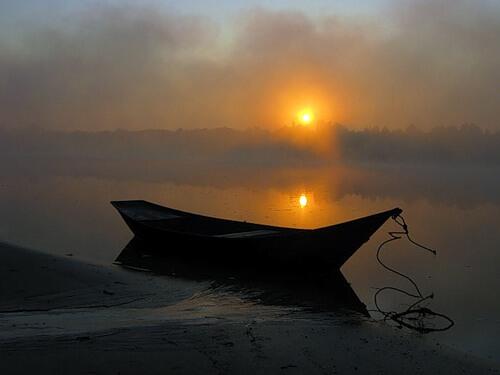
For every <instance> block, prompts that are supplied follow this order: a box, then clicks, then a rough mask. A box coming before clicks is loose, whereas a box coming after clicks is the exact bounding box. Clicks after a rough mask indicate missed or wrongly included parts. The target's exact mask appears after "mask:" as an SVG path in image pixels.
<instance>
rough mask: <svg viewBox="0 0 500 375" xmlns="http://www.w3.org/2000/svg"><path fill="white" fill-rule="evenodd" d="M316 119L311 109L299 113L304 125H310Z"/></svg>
mask: <svg viewBox="0 0 500 375" xmlns="http://www.w3.org/2000/svg"><path fill="white" fill-rule="evenodd" d="M313 120H314V115H313V113H312V111H311V110H309V109H307V110H303V111H302V112H300V113H299V121H300V122H301V123H302V125H310V124H311V123H312V122H313Z"/></svg>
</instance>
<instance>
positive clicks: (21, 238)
mask: <svg viewBox="0 0 500 375" xmlns="http://www.w3.org/2000/svg"><path fill="white" fill-rule="evenodd" d="M68 164H69V163H68ZM181 169H182V172H177V173H167V172H166V171H165V169H164V168H163V167H162V165H161V164H157V163H156V164H150V163H147V162H145V163H144V167H143V168H137V167H134V168H127V165H125V164H124V165H120V166H116V165H113V166H106V168H104V167H103V166H102V164H98V163H96V164H95V165H85V166H84V167H82V166H77V164H73V163H72V164H71V165H68V166H63V167H61V166H58V167H57V168H52V167H48V166H47V165H40V164H34V165H32V166H29V165H24V166H23V167H22V168H10V169H8V170H6V169H4V171H6V172H5V173H3V174H2V175H1V176H0V208H1V212H2V218H1V219H0V240H2V241H9V242H12V243H15V244H19V245H24V246H29V247H33V248H36V249H39V250H42V251H45V252H49V253H54V254H59V255H67V254H72V255H73V256H74V257H76V258H78V259H82V260H85V261H90V262H93V263H99V264H111V263H112V262H113V261H114V260H115V258H116V257H117V256H118V254H119V253H120V252H121V250H122V249H123V247H124V246H125V245H126V244H127V243H128V241H129V240H130V239H131V237H132V236H131V234H130V232H129V230H128V229H127V227H126V226H125V225H124V223H123V222H122V220H121V219H120V218H119V216H118V215H117V213H116V212H115V211H114V209H113V208H112V206H111V205H110V204H109V201H111V200H121V199H145V200H150V201H153V202H157V203H159V204H163V205H167V206H170V207H175V208H179V209H182V210H187V211H194V212H198V213H202V214H207V215H212V216H220V217H225V218H231V219H237V220H247V221H253V222H258V223H266V224H273V225H283V226H292V227H302V228H314V227H318V226H323V225H329V224H332V223H336V222H341V221H344V220H349V219H352V218H356V217H360V216H364V215H367V214H371V213H374V212H377V211H381V210H387V209H390V208H394V207H401V208H402V209H403V210H404V213H403V214H404V216H405V218H406V219H407V221H408V223H409V225H410V230H411V233H412V235H413V237H414V238H415V239H417V240H419V241H420V242H423V243H424V244H426V245H428V246H431V247H433V248H435V249H437V250H438V255H437V256H436V257H434V256H432V255H430V254H429V253H427V252H424V251H422V250H419V249H418V248H414V247H412V246H411V245H409V244H408V243H406V242H403V241H399V242H397V243H393V244H391V245H390V246H389V247H388V248H387V250H385V251H384V254H383V256H384V259H385V260H386V261H387V262H388V263H389V264H391V265H393V266H395V267H396V268H398V269H400V270H402V271H404V272H406V273H408V274H411V275H413V276H414V277H415V278H416V280H417V281H418V282H419V285H420V286H421V288H422V289H423V291H424V292H434V294H435V299H434V301H433V302H432V307H433V309H434V310H437V311H439V312H442V313H445V314H447V315H449V316H451V317H452V318H453V319H454V320H455V323H456V325H455V327H453V328H452V329H451V330H450V331H447V332H445V333H439V334H433V336H432V337H433V338H434V339H438V340H439V341H441V342H442V343H445V344H447V345H449V346H452V347H454V348H457V349H458V350H461V351H467V352H471V353H474V354H475V355H478V356H481V357H484V358H489V359H493V360H495V361H500V345H498V337H500V298H498V296H499V292H498V288H499V287H500V273H499V272H498V269H497V268H498V265H499V264H500V251H499V249H498V247H499V244H500V222H499V218H500V194H498V192H499V191H500V173H498V172H500V171H498V170H495V169H487V168H486V169H479V168H474V167H467V168H460V169H459V168H453V167H437V166H420V167H415V166H414V167H408V166H402V165H397V164H393V165H364V166H360V165H357V166H346V165H343V166H332V167H328V168H326V167H321V168H301V167H300V166H298V167H297V168H286V169H285V168H260V169H250V168H249V169H238V170H236V169H231V168H224V167H220V166H219V167H214V168H213V170H207V169H206V168H205V169H202V170H200V169H198V168H196V167H189V166H186V165H184V166H182V168H181ZM301 196H305V197H307V204H306V205H304V203H305V202H304V199H303V198H302V205H301V199H300V197H301ZM391 229H396V226H395V224H394V223H393V222H388V223H387V224H386V225H385V226H384V227H383V228H382V229H381V230H379V232H378V233H377V234H376V235H375V236H373V237H372V239H371V240H370V241H369V242H368V243H367V244H365V245H364V246H363V247H362V248H361V249H360V250H359V251H358V252H357V253H356V254H355V255H354V256H353V257H352V258H351V259H350V260H349V261H348V262H347V264H346V265H345V266H344V267H343V268H342V272H343V274H344V275H345V277H346V279H347V280H348V281H349V282H350V283H351V285H352V288H353V289H354V290H355V292H356V294H357V296H358V297H359V299H361V301H363V302H364V303H365V304H366V305H367V306H368V308H372V307H373V293H374V291H375V289H374V288H376V287H382V286H386V285H395V286H401V287H409V286H408V285H407V284H405V283H404V282H403V281H401V280H398V279H397V277H395V276H394V275H391V274H388V273H387V272H385V271H384V270H382V269H381V267H380V266H379V265H378V264H377V262H376V260H375V250H376V248H377V246H378V244H379V243H380V242H381V241H382V240H383V239H385V238H387V231H388V230H391ZM380 301H381V303H382V304H383V305H384V306H385V307H388V308H401V303H403V302H404V300H403V299H401V297H400V296H398V295H394V294H391V293H388V294H386V295H384V296H382V297H381V300H380Z"/></svg>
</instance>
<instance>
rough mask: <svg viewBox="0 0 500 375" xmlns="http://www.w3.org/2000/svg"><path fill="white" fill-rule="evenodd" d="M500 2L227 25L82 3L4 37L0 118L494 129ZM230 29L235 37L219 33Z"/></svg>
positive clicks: (5, 122)
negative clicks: (307, 110)
mask: <svg viewBox="0 0 500 375" xmlns="http://www.w3.org/2000/svg"><path fill="white" fill-rule="evenodd" d="M499 21H500V5H499V4H498V3H494V2H490V1H485V0H484V1H483V0H481V1H474V2H471V1H465V0H459V1H451V0H439V1H419V2H398V3H396V2H394V3H391V4H390V5H389V6H388V7H387V8H385V9H384V10H383V11H381V12H380V15H379V16H378V17H376V16H375V15H372V16H370V17H369V18H368V19H366V18H361V17H359V18H356V17H350V18H346V17H343V16H340V15H335V14H326V15H324V16H321V17H315V18H313V17H311V16H307V15H306V14H304V13H301V12H299V11H284V10H281V11H278V10H269V9H264V8H252V9H248V10H246V11H243V12H241V13H240V14H239V15H238V16H237V17H235V19H234V20H233V23H232V24H230V25H220V24H218V23H217V22H214V21H213V20H211V19H210V18H208V17H207V16H203V15H186V14H179V13H176V12H174V11H169V10H168V9H165V8H157V7H154V6H152V5H148V6H139V5H130V4H129V5H100V6H95V5H89V6H88V7H86V8H85V9H84V10H79V11H78V12H76V13H74V14H72V15H71V17H69V18H67V19H65V20H64V21H60V22H54V23H51V24H50V25H47V24H44V23H43V22H40V23H39V24H36V23H35V24H32V25H29V26H23V28H22V30H20V31H19V32H17V33H11V34H9V36H8V37H3V38H2V39H0V51H1V52H0V103H1V104H0V127H2V128H27V129H33V128H46V129H57V130H77V129H78V130H93V131H95V130H113V129H128V130H133V129H135V130H138V129H177V128H216V127H223V126H225V127H231V128H247V127H254V126H258V127H263V128H268V129H274V128H280V127H282V126H284V125H289V124H290V123H291V122H293V120H294V116H295V115H296V113H297V111H298V110H300V109H301V108H302V107H304V106H307V107H311V108H313V109H314V111H315V115H316V117H317V118H318V120H321V121H323V122H325V123H330V122H331V123H343V124H346V126H348V127H350V128H357V129H361V128H365V127H368V126H380V127H387V128H389V129H396V128H406V127H407V126H408V125H409V124H414V125H415V126H416V127H417V128H419V129H427V130H428V129H431V128H433V127H435V126H451V125H453V126H455V125H461V124H463V123H475V124H477V125H479V126H480V127H482V128H485V129H490V130H498V129H500V124H499V119H500V107H499V106H498V100H499V97H498V82H500V71H499V70H498V66H499V65H500V46H499V44H498V40H499V37H500V22H499ZM228 33H230V35H231V38H227V37H226V36H227V34H228Z"/></svg>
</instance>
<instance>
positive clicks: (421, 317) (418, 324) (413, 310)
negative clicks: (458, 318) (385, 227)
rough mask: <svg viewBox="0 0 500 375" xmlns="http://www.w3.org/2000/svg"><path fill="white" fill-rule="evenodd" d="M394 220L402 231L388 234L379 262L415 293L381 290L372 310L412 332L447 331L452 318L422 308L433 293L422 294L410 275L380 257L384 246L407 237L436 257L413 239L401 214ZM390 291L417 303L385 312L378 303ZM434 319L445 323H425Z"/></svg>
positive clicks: (379, 253)
mask: <svg viewBox="0 0 500 375" xmlns="http://www.w3.org/2000/svg"><path fill="white" fill-rule="evenodd" d="M392 219H393V220H394V222H396V224H398V225H399V226H400V227H401V230H399V231H392V232H388V234H389V238H388V239H387V240H385V241H383V242H382V243H381V244H380V245H379V247H378V249H377V261H378V263H379V264H380V265H381V266H382V267H383V268H385V269H386V270H388V271H389V272H392V273H394V274H396V275H398V276H400V277H402V278H404V279H406V280H407V281H408V282H409V283H410V284H411V285H412V287H413V289H414V292H409V291H407V290H404V289H400V288H396V287H391V286H386V287H383V288H379V289H378V290H377V292H376V293H375V294H374V296H373V300H374V304H375V307H376V310H372V311H376V312H378V313H380V314H382V315H383V319H382V320H383V321H387V320H392V321H394V322H396V323H397V324H399V325H400V326H403V327H406V328H409V329H411V330H415V331H418V332H420V333H429V332H436V331H446V330H447V329H450V328H451V327H453V325H454V324H455V322H454V321H453V320H452V319H451V318H450V317H448V316H446V315H444V314H441V313H437V312H435V311H432V310H431V309H429V308H428V307H423V306H422V303H423V302H425V301H428V300H431V299H433V298H434V294H432V293H431V294H428V295H424V294H422V292H421V291H420V288H419V287H418V285H417V283H416V282H415V281H414V280H413V279H412V278H411V277H409V276H408V275H405V274H404V273H402V272H400V271H397V270H395V269H394V268H392V267H389V266H388V265H387V264H385V263H384V262H383V261H382V259H381V257H380V255H381V253H382V249H383V248H384V246H385V245H387V244H388V243H390V242H393V241H396V240H400V239H401V238H403V237H406V238H407V239H408V241H409V242H411V243H412V244H413V245H415V246H417V247H418V248H420V249H423V250H426V251H427V252H430V253H432V254H433V255H436V251H435V250H433V249H430V248H428V247H426V246H424V245H422V244H420V243H418V242H416V241H414V240H413V239H412V238H411V236H410V233H409V230H408V225H407V224H406V221H405V219H404V217H403V216H402V215H401V214H398V215H394V216H392ZM388 290H392V291H395V292H398V293H401V294H404V295H406V296H408V297H411V298H413V299H415V302H414V303H412V304H411V305H410V306H408V307H407V308H406V309H405V310H403V311H387V310H383V309H382V308H381V307H380V305H379V303H378V297H379V295H380V294H381V293H382V292H384V291H388ZM433 318H441V320H442V321H443V322H444V324H443V325H442V326H431V325H429V324H426V323H425V321H426V320H429V319H433Z"/></svg>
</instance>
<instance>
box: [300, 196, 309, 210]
mask: <svg viewBox="0 0 500 375" xmlns="http://www.w3.org/2000/svg"><path fill="white" fill-rule="evenodd" d="M299 205H300V207H302V208H304V207H306V206H307V196H306V195H305V194H302V195H301V196H300V197H299Z"/></svg>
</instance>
